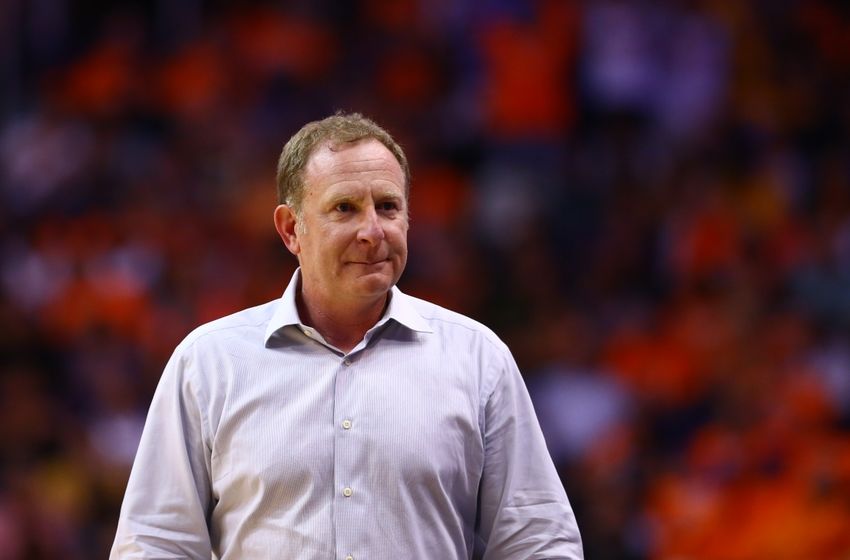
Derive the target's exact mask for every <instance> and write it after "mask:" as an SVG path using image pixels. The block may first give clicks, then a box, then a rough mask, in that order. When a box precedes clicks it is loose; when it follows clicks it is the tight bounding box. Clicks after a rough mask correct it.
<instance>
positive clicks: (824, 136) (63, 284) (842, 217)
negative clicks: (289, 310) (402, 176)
mask: <svg viewBox="0 0 850 560" xmlns="http://www.w3.org/2000/svg"><path fill="white" fill-rule="evenodd" d="M0 36H2V39H0V46H2V49H0V50H2V54H0V79H2V83H3V89H2V99H0V232H2V243H0V333H2V337H0V352H2V360H3V361H2V370H0V560H15V559H42V558H63V559H69V560H75V559H90V558H103V557H105V556H106V555H107V551H108V549H109V546H110V545H111V541H112V538H113V535H114V530H115V525H116V522H117V516H118V509H119V507H120V502H121V499H122V495H123V491H124V485H125V483H126V479H127V476H128V474H129V468H130V465H131V462H132V459H133V456H134V453H135V448H136V444H137V442H138V438H139V435H140V431H141V429H142V425H143V422H144V418H145V414H146V410H147V406H148V404H149V402H150V398H151V395H152V392H153V390H154V388H155V386H156V383H157V380H158V378H159V375H160V373H161V370H162V367H163V366H164V364H165V362H166V360H167V359H168V357H169V355H170V353H171V351H172V350H173V348H174V346H175V345H176V343H177V342H179V340H180V339H181V338H182V337H183V336H185V335H186V334H187V333H188V332H189V331H190V330H191V329H192V328H193V327H194V326H196V325H198V324H200V323H202V322H205V321H207V320H210V319H213V318H215V317H219V316H221V315H224V314H227V313H230V312H232V311H235V310H237V309H240V308H242V307H247V306H250V305H255V304H259V303H262V302H265V301H268V300H270V299H273V298H276V297H278V296H279V295H280V294H281V293H282V291H283V288H284V287H285V285H286V283H287V281H288V278H289V275H290V274H291V272H292V271H293V269H294V267H295V261H294V259H293V258H292V257H291V256H289V255H288V254H287V253H286V250H285V248H284V247H283V246H282V244H281V243H280V241H279V240H278V238H277V236H276V233H275V231H274V228H273V225H272V219H271V214H272V210H273V208H274V206H275V204H276V200H275V191H274V169H275V162H276V158H277V154H278V153H279V150H280V148H281V147H282V144H283V142H285V140H286V139H287V138H288V137H289V136H290V135H291V134H292V133H293V132H294V131H295V130H297V129H298V128H299V127H300V126H301V125H302V124H304V123H305V122H307V121H309V120H313V119H315V118H321V117H323V116H326V115H327V114H329V113H332V112H334V111H335V110H337V109H343V110H348V111H359V112H362V113H364V114H366V115H368V116H370V117H372V118H374V119H376V120H377V121H378V122H379V123H381V124H383V125H384V126H385V127H387V128H388V129H389V130H390V131H391V132H392V133H393V134H394V135H395V136H396V137H397V139H398V140H399V141H400V142H401V144H402V145H403V146H404V147H405V149H406V151H407V152H408V156H409V158H410V160H411V166H412V170H413V187H412V194H411V197H412V200H411V205H412V210H411V212H412V220H413V222H412V228H411V231H410V245H411V250H410V252H411V259H410V262H409V264H408V268H407V271H406V273H405V275H404V277H403V278H402V281H401V284H400V285H401V288H402V289H403V290H405V291H406V292H408V293H411V294H413V295H417V296H420V297H425V298H427V299H431V300H433V301H436V302H437V303H440V304H442V305H445V306H447V307H449V308H452V309H455V310H457V311H460V312H462V313H466V314H468V315H471V316H472V317H475V318H477V319H479V320H481V321H483V322H485V323H486V324H487V325H489V326H490V327H492V328H493V329H494V330H495V331H496V332H497V333H498V334H499V335H500V336H501V337H502V338H503V339H504V340H505V341H506V342H507V343H508V345H509V346H510V347H511V348H512V350H513V351H514V354H515V357H516V359H517V361H518V363H519V365H520V368H521V369H522V371H523V374H524V376H525V378H526V382H527V384H528V387H529V390H530V392H531V394H532V398H533V399H534V402H535V407H536V409H537V411H538V415H539V417H540V420H541V423H542V425H543V428H544V432H545V434H546V438H547V442H548V445H549V448H550V451H551V453H552V455H553V457H554V458H555V461H556V463H557V465H558V468H559V470H560V473H561V475H562V478H563V481H564V485H565V487H566V489H567V491H568V494H569V496H570V498H571V500H572V502H573V505H574V508H575V510H576V515H577V518H578V521H579V525H580V528H581V530H582V534H583V538H584V541H585V551H586V555H587V557H588V558H589V559H594V560H597V559H602V560H605V559H625V560H629V559H633V560H638V559H646V560H674V559H716V560H756V559H767V558H770V559H778V560H782V559H787V560H804V559H815V558H817V559H823V560H830V559H846V558H848V557H850V137H848V130H850V103H848V100H850V91H848V89H850V79H848V78H850V7H848V5H847V4H846V3H844V2H840V1H831V0H808V1H803V0H752V1H749V2H728V1H724V0H689V1H686V2H682V1H676V0H635V1H620V0H601V1H593V2H591V1H580V0H481V1H476V0H460V1H450V0H428V1H425V0H421V1H417V0H359V1H355V2H332V1H330V0H322V1H313V2H306V1H298V0H292V1H283V2H277V3H274V2H256V1H254V2H244V3H225V2H214V1H210V0H192V1H189V0H187V1H184V2H167V1H158V2H154V1H148V2H145V1H142V0H137V1H123V2H105V1H99V2H98V1H94V2H85V3H83V2H74V1H72V0H38V1H35V2H22V1H12V2H4V3H2V5H0Z"/></svg>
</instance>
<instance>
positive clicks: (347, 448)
mask: <svg viewBox="0 0 850 560" xmlns="http://www.w3.org/2000/svg"><path fill="white" fill-rule="evenodd" d="M354 363H355V362H354V360H353V358H352V357H351V355H348V356H345V357H343V358H342V359H341V360H340V362H339V369H338V371H337V374H336V383H335V386H334V418H333V422H334V485H335V489H334V506H333V516H334V532H335V539H336V556H337V557H338V558H345V557H347V556H349V555H350V556H353V555H354V553H355V552H356V551H357V550H358V549H359V548H361V547H362V543H358V542H357V541H358V533H359V531H358V524H359V523H361V522H362V520H363V519H364V512H363V507H364V504H365V501H366V500H368V496H366V495H365V493H366V488H364V487H363V486H362V484H361V483H360V481H361V480H363V477H362V476H361V474H360V473H359V472H358V464H357V454H358V446H360V445H361V444H362V442H361V441H360V440H361V437H360V436H359V434H358V433H357V432H356V431H355V430H353V429H352V427H353V426H354V420H356V418H357V413H358V410H357V407H358V402H359V400H360V399H358V398H357V391H356V388H355V387H354V384H355V383H356V379H355V377H356V368H355V367H354ZM352 419H354V420H352ZM358 544H360V545H361V546H360V547H358Z"/></svg>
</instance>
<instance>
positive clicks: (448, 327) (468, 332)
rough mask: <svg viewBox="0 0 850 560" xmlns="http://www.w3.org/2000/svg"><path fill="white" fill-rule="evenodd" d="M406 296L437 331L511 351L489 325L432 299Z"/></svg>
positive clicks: (458, 338)
mask: <svg viewBox="0 0 850 560" xmlns="http://www.w3.org/2000/svg"><path fill="white" fill-rule="evenodd" d="M404 297H405V298H407V301H408V303H409V304H410V305H411V306H412V307H413V308H414V309H415V310H416V312H417V313H419V315H420V316H421V317H422V318H423V319H424V320H425V321H426V322H427V323H428V325H429V326H430V327H431V329H432V330H433V331H434V332H435V333H437V334H439V335H444V336H447V337H450V339H451V340H454V341H456V342H458V343H463V342H465V341H469V340H471V339H472V340H476V341H480V342H482V343H484V345H485V346H488V347H490V349H491V350H495V351H497V352H499V353H503V352H508V353H509V351H508V347H507V346H506V345H505V343H504V342H503V341H502V339H500V338H499V336H498V335H497V334H496V333H495V332H493V330H492V329H490V327H488V326H487V325H485V324H483V323H481V322H479V321H477V320H475V319H473V318H471V317H467V316H466V315H463V314H461V313H458V312H456V311H452V310H451V309H447V308H445V307H442V306H440V305H437V304H435V303H432V302H430V301H426V300H424V299H420V298H417V297H414V296H410V295H407V294H405V295H404Z"/></svg>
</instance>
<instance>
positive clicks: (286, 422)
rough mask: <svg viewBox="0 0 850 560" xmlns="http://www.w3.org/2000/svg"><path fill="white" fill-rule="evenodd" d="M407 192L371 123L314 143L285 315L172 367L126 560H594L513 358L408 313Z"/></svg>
mask: <svg viewBox="0 0 850 560" xmlns="http://www.w3.org/2000/svg"><path fill="white" fill-rule="evenodd" d="M409 186H410V173H409V170H408V164H407V160H406V158H405V155H404V152H403V151H402V149H401V148H400V147H399V146H398V144H396V142H395V141H394V140H393V139H392V138H391V137H390V136H389V135H388V134H387V133H386V132H385V131H384V130H383V129H381V128H380V127H378V126H377V125H376V124H375V123H373V122H372V121H370V120H368V119H365V118H363V117H361V116H360V115H357V114H353V115H341V114H338V115H335V116H332V117H329V118H327V119H324V120H322V121H318V122H313V123H310V124H308V125H306V126H305V127H304V128H302V129H301V130H300V131H299V132H298V133H296V134H295V136H293V137H292V139H290V140H289V142H287V144H286V146H285V147H284V148H283V153H282V154H281V157H280V162H279V165H278V194H279V199H280V205H279V206H278V207H277V208H276V209H275V212H274V223H275V226H276V228H277V231H278V233H279V234H280V237H281V239H282V240H283V243H284V244H285V245H286V247H287V248H288V249H289V251H290V252H292V253H293V254H294V255H295V256H296V257H297V258H298V262H299V265H300V266H299V269H298V270H297V271H296V272H295V275H294V276H293V278H292V280H291V281H290V283H289V286H288V287H287V288H286V291H285V292H284V294H283V297H282V298H281V299H280V300H278V301H274V302H271V303H267V304H265V305H261V306H259V307H254V308H251V309H247V310H245V311H241V312H239V313H236V314H234V315H231V316H229V317H225V318H223V319H219V320H217V321H213V322H212V323H209V324H207V325H204V326H202V327H200V328H198V329H197V330H195V331H194V332H193V333H192V334H190V335H189V336H188V337H187V338H186V339H185V340H184V341H183V342H182V343H181V344H180V345H179V346H178V347H177V349H176V351H175V353H174V355H173V357H172V358H171V360H170V361H169V363H168V365H167V366H166V368H165V372H164V373H163V376H162V379H161V381H160V384H159V386H158V388H157V391H156V394H155V395H154V398H153V402H152V404H151V409H150V412H149V414H148V419H147V423H146V425H145V430H144V434H143V436H142V440H141V443H140V445H139V451H138V454H137V456H136V461H135V464H134V466H133V470H132V473H131V475H130V481H129V483H128V487H127V493H126V496H125V499H124V504H123V506H122V510H121V517H120V520H119V524H118V532H117V536H116V539H115V544H114V546H113V549H112V558H122V559H125V558H210V557H215V558H220V559H222V560H223V559H237V558H239V559H254V558H292V559H308V560H309V559H323V560H324V559H330V558H338V559H347V560H355V559H357V560H359V559H369V560H381V559H387V560H396V559H401V558H422V559H426V558H427V559H433V560H454V559H467V558H486V559H508V558H517V559H520V558H521V559H528V558H533V559H539V558H570V559H575V558H581V557H582V550H581V542H580V538H579V532H578V529H577V526H576V523H575V518H574V516H573V512H572V509H571V507H570V504H569V502H568V500H567V496H566V494H565V493H564V490H563V487H562V485H561V483H560V481H559V479H558V476H557V474H556V471H555V468H554V466H553V464H552V461H551V459H550V458H549V455H548V453H547V450H546V447H545V444H544V441H543V437H542V435H541V432H540V428H539V426H538V424H537V420H536V418H535V416H534V411H533V409H532V406H531V402H530V400H529V397H528V394H527V392H526V390H525V386H524V385H523V382H522V378H521V377H520V374H519V371H518V370H517V367H516V365H515V363H514V360H513V358H512V357H511V355H510V352H509V351H508V349H507V347H506V346H505V345H504V344H503V343H502V342H501V341H500V340H499V339H498V338H497V337H496V336H495V335H494V334H493V333H492V332H491V331H490V330H488V329H487V328H486V327H484V326H482V325H480V324H479V323H476V322H475V321H473V320H471V319H469V318H466V317H464V316H461V315H459V314H456V313H453V312H451V311H448V310H446V309H443V308H440V307H438V306H436V305H433V304H430V303H427V302H425V301H422V300H419V299H416V298H413V297H410V296H408V295H405V294H403V293H402V292H401V291H399V289H398V288H397V287H395V284H396V282H397V281H398V279H399V277H400V276H401V273H402V271H403V270H404V266H405V263H406V261H407V230H408V227H409V222H408V215H407V210H408V191H409Z"/></svg>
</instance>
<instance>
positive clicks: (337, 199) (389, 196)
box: [328, 191, 405, 205]
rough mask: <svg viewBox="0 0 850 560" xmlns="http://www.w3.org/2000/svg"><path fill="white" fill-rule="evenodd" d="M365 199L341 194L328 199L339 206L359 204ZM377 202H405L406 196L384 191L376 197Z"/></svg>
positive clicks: (330, 202)
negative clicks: (350, 203) (352, 203)
mask: <svg viewBox="0 0 850 560" xmlns="http://www.w3.org/2000/svg"><path fill="white" fill-rule="evenodd" d="M363 198H365V197H363V196H358V195H355V194H350V193H339V194H335V195H332V196H331V197H330V198H328V203H329V204H333V205H336V204H339V203H341V202H358V201H360V200H362V199H363ZM375 200H376V201H381V200H393V201H402V202H403V201H404V200H405V199H404V196H403V195H402V194H400V193H394V192H392V191H383V192H379V193H378V194H377V195H376V196H375Z"/></svg>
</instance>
